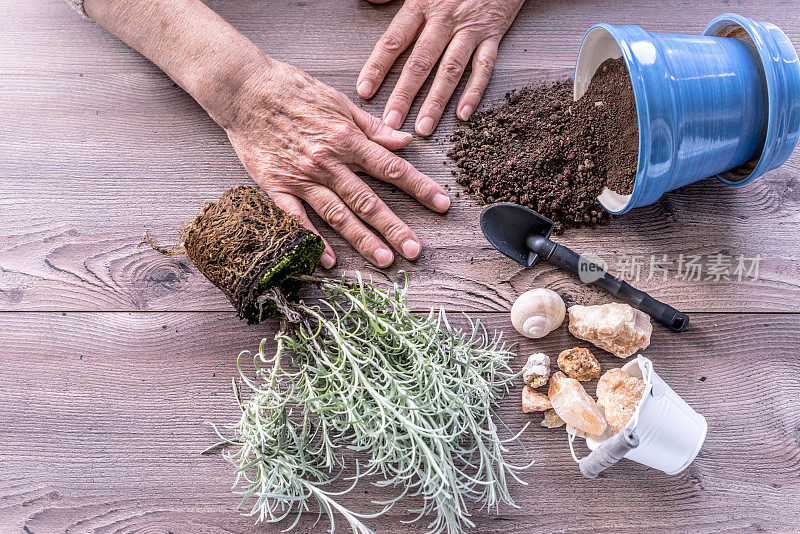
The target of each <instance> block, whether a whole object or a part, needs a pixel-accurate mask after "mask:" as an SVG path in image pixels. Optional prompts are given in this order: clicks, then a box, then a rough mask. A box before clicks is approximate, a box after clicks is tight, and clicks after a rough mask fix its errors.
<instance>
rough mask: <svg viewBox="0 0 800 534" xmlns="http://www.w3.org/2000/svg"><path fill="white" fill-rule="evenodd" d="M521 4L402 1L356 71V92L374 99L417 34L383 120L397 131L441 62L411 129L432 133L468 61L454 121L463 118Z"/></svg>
mask: <svg viewBox="0 0 800 534" xmlns="http://www.w3.org/2000/svg"><path fill="white" fill-rule="evenodd" d="M370 1H372V2H375V3H384V2H386V1H387V0H370ZM523 2H524V0H406V2H405V3H404V4H403V7H402V8H400V11H398V12H397V15H395V17H394V19H393V20H392V22H391V24H390V25H389V28H388V29H387V30H386V32H385V33H384V34H383V36H382V37H381V38H380V40H379V41H378V43H377V44H376V45H375V48H374V50H373V51H372V54H371V55H370V57H369V59H368V60H367V63H366V64H365V65H364V68H362V69H361V74H359V76H358V81H357V82H356V91H357V92H358V94H359V96H361V97H362V98H370V97H371V96H372V95H374V94H375V91H377V90H378V87H379V86H380V85H381V83H382V82H383V79H384V78H385V77H386V74H387V73H388V72H389V69H390V68H391V66H392V65H393V64H394V62H395V61H396V60H397V58H398V57H399V56H400V54H401V53H403V51H405V50H406V49H407V48H408V47H409V46H411V43H412V42H414V39H415V38H417V36H419V38H417V42H416V44H415V45H414V48H413V50H412V51H411V55H410V56H409V57H408V60H407V61H406V64H405V65H404V66H403V72H402V73H401V74H400V79H399V80H398V81H397V85H396V86H395V88H394V91H392V94H391V96H390V97H389V101H388V102H387V104H386V109H385V111H384V113H383V120H384V122H386V124H387V125H389V126H390V127H391V128H394V129H399V128H400V126H401V125H402V124H403V121H404V120H405V118H406V115H407V114H408V110H409V109H410V108H411V103H412V102H413V100H414V97H415V96H416V95H417V93H418V92H419V90H420V88H421V87H422V84H423V83H424V82H425V80H426V79H427V78H428V75H429V74H430V72H431V70H433V66H434V65H435V64H436V61H438V60H439V58H441V63H440V64H439V69H438V71H437V72H436V77H435V78H434V80H433V85H432V86H431V89H430V92H428V96H427V97H426V98H425V102H424V103H423V104H422V108H421V109H420V112H419V115H418V116H417V120H416V123H415V126H414V129H415V130H416V131H417V133H418V134H419V135H425V136H427V135H430V134H432V133H433V130H434V129H435V128H436V125H437V124H438V123H439V119H441V118H442V113H443V111H444V108H445V106H446V105H447V102H448V101H449V100H450V97H451V96H452V95H453V91H454V90H455V88H456V85H458V82H459V80H460V79H461V75H462V74H463V73H464V69H465V68H466V66H467V63H468V62H469V60H470V57H472V73H471V74H470V76H469V80H468V81H467V85H466V87H465V88H464V92H463V94H462V95H461V100H460V101H459V102H458V107H457V108H456V115H457V116H458V118H460V119H461V120H467V119H468V118H469V117H470V115H472V112H473V111H475V108H476V107H477V106H478V103H479V102H480V100H481V97H482V96H483V92H484V90H485V89H486V86H487V85H488V83H489V78H490V77H491V75H492V68H493V67H494V60H495V58H496V57H497V47H498V45H499V44H500V39H502V37H503V35H504V34H505V33H506V31H507V30H508V28H509V26H511V23H512V22H513V21H514V18H515V17H516V16H517V13H518V12H519V10H520V8H521V7H522V3H523ZM473 53H474V57H473Z"/></svg>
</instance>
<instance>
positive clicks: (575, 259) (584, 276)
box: [528, 236, 689, 332]
mask: <svg viewBox="0 0 800 534" xmlns="http://www.w3.org/2000/svg"><path fill="white" fill-rule="evenodd" d="M528 246H529V247H530V248H531V250H533V251H534V252H536V253H538V254H539V255H540V256H541V257H542V258H544V259H545V260H547V261H548V262H550V263H552V264H553V265H555V266H557V267H560V268H561V269H564V270H566V271H569V272H571V273H572V274H575V275H578V277H580V279H581V281H583V282H584V283H586V284H591V285H595V286H598V287H601V288H603V289H605V290H606V291H608V292H609V293H611V294H612V295H614V296H615V297H617V298H618V299H620V300H622V301H623V302H626V303H628V304H630V305H631V306H633V307H634V308H636V309H637V310H641V311H643V312H644V313H646V314H647V315H649V316H650V317H652V318H653V319H655V320H656V321H658V322H659V323H661V324H663V325H664V326H666V327H667V328H670V329H672V330H674V331H675V332H681V331H683V330H684V329H686V326H687V325H688V324H689V316H688V315H686V314H685V313H681V312H679V311H678V310H676V309H675V308H673V307H672V306H668V305H667V304H664V303H663V302H661V301H658V300H656V299H654V298H653V297H651V296H650V295H648V294H647V293H645V292H644V291H640V290H639V289H636V288H635V287H633V286H631V285H630V284H629V283H627V282H625V281H624V280H620V279H619V278H616V277H614V276H611V275H610V274H608V273H607V272H606V271H605V270H604V269H603V268H602V267H600V266H599V265H597V264H596V263H592V262H591V261H587V260H586V259H585V258H584V259H583V260H581V257H580V256H579V255H578V254H577V253H575V252H574V251H572V250H570V249H568V248H567V247H564V246H561V245H559V244H556V243H554V242H552V241H550V240H549V239H547V238H544V237H541V236H535V237H533V236H532V237H531V238H529V239H528Z"/></svg>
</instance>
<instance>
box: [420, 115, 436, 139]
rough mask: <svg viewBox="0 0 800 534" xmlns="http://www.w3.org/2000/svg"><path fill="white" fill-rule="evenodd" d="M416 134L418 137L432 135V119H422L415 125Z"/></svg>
mask: <svg viewBox="0 0 800 534" xmlns="http://www.w3.org/2000/svg"><path fill="white" fill-rule="evenodd" d="M417 132H419V134H420V135H430V134H432V133H433V119H432V118H430V117H422V118H421V119H420V120H419V123H418V124H417Z"/></svg>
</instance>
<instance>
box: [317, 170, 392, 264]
mask: <svg viewBox="0 0 800 534" xmlns="http://www.w3.org/2000/svg"><path fill="white" fill-rule="evenodd" d="M303 200H305V201H306V202H307V203H308V205H309V206H311V209H313V210H314V211H316V212H317V213H318V214H319V216H320V217H322V219H323V220H324V221H325V222H326V223H328V224H329V225H330V227H331V228H333V229H334V230H335V231H336V232H337V233H339V234H340V235H341V236H342V237H344V238H345V239H346V240H347V242H348V243H350V244H351V245H353V248H355V249H356V250H357V251H358V252H359V254H361V255H362V256H364V258H366V259H367V260H368V261H370V262H372V263H373V264H375V265H376V266H377V267H381V268H384V267H388V266H389V265H391V264H392V262H393V261H394V254H393V253H392V251H391V250H389V248H388V247H387V246H386V245H384V244H383V241H381V240H380V239H378V236H376V235H375V234H374V233H372V232H371V231H370V230H369V229H368V228H367V227H366V226H364V223H362V222H361V221H360V220H358V217H356V216H355V214H354V213H353V212H352V211H350V208H348V207H347V205H346V204H345V203H344V202H343V201H342V199H341V198H340V197H339V196H338V195H337V194H336V193H334V192H333V191H331V190H330V189H328V188H327V187H325V186H322V185H318V186H315V187H314V188H313V190H309V192H308V194H307V195H304V197H303Z"/></svg>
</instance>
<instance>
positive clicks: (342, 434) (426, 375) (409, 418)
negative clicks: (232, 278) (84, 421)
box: [222, 274, 526, 533]
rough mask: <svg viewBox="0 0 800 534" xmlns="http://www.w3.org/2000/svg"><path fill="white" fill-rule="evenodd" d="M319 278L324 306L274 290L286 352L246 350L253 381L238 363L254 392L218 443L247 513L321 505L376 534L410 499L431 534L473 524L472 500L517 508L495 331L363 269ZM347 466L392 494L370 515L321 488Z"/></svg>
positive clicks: (502, 361)
mask: <svg viewBox="0 0 800 534" xmlns="http://www.w3.org/2000/svg"><path fill="white" fill-rule="evenodd" d="M320 283H321V287H322V290H323V293H324V297H323V298H322V299H320V301H319V305H317V306H309V305H306V304H304V303H303V302H299V303H292V302H289V301H287V300H286V299H284V298H283V297H282V295H281V294H280V292H279V291H278V290H271V291H270V292H268V293H265V294H264V296H263V297H262V299H267V300H270V301H271V302H272V303H273V304H274V305H275V306H276V307H277V309H278V311H279V313H280V314H281V315H282V317H283V318H284V321H283V328H282V330H281V331H280V332H279V333H278V335H277V336H276V340H277V350H276V351H275V353H274V354H268V353H266V352H265V341H262V343H261V346H260V348H259V350H258V352H257V353H256V354H254V355H251V354H250V353H249V352H243V353H242V354H240V356H239V358H240V363H241V360H242V359H243V358H246V357H249V356H252V358H253V362H254V364H255V367H256V370H257V371H256V377H257V378H256V379H255V380H251V379H250V378H248V377H247V373H246V372H245V371H244V370H243V369H241V368H240V373H241V381H242V382H243V384H245V387H246V389H247V390H249V391H248V392H246V393H245V392H244V391H240V390H239V391H238V393H237V398H238V400H239V406H240V408H241V413H242V415H241V418H240V419H239V421H238V422H237V423H236V424H235V425H233V426H232V428H231V430H232V433H231V435H230V436H227V437H226V438H224V441H223V443H222V444H223V445H225V446H226V449H225V452H224V455H225V457H226V458H227V459H228V460H229V461H231V462H232V463H233V464H234V465H235V467H236V477H237V478H236V487H237V488H238V491H240V492H241V494H242V503H241V504H242V506H243V507H245V508H246V509H247V511H248V513H250V514H252V515H254V516H256V517H257V518H258V519H259V520H267V521H281V520H283V519H285V518H286V517H287V516H289V515H291V514H292V513H295V514H296V515H297V516H296V518H295V522H294V524H296V522H297V521H299V519H300V515H299V514H300V513H301V512H305V511H308V510H313V508H312V507H311V506H310V503H316V505H317V507H318V508H319V509H320V510H321V511H322V512H324V513H326V514H327V515H328V517H329V520H330V524H331V525H334V524H335V519H334V518H335V514H334V512H338V513H339V514H341V515H342V516H343V517H344V519H345V520H346V521H347V522H348V523H349V526H350V527H351V528H352V530H353V531H355V532H371V530H370V529H369V528H368V527H367V526H366V525H365V523H364V520H366V519H369V518H373V517H376V516H378V515H380V514H382V513H385V512H386V511H387V510H388V509H389V508H391V507H392V506H393V505H394V504H395V503H397V502H398V501H399V500H400V499H402V498H403V497H406V496H409V495H411V496H414V497H416V500H417V501H419V502H420V503H421V506H420V508H419V509H417V510H416V513H417V514H418V519H423V518H426V520H427V528H428V530H429V531H430V532H451V533H454V532H460V531H462V530H463V529H464V528H467V527H471V526H473V523H472V521H471V520H470V517H469V510H468V507H467V504H468V502H469V501H473V502H476V503H479V507H480V506H482V507H485V508H487V509H497V508H498V507H499V505H500V503H506V504H509V505H513V500H512V498H511V496H510V494H509V492H508V485H507V481H508V479H509V478H515V479H517V480H519V479H518V477H517V473H518V471H519V470H521V469H523V468H524V467H526V466H515V465H512V464H510V463H509V462H508V461H507V460H506V459H505V458H504V453H505V452H506V447H505V446H506V443H507V441H509V440H511V439H514V438H515V437H516V436H510V437H506V438H505V439H503V438H501V436H500V435H499V433H498V426H502V425H501V423H500V422H499V421H498V419H497V415H496V414H495V411H494V407H495V403H496V401H497V400H498V399H499V398H500V397H501V396H502V395H503V394H504V393H506V392H507V391H508V388H509V386H510V385H511V381H512V379H513V378H514V374H513V373H512V371H511V369H510V368H509V365H508V362H509V360H510V358H511V357H512V356H513V354H512V353H511V352H510V351H509V350H507V349H506V348H505V347H504V345H503V344H502V343H501V340H500V339H499V337H492V336H489V334H488V333H487V331H486V330H485V329H484V328H483V327H482V326H481V325H480V324H477V323H470V327H469V328H467V329H466V330H462V329H458V328H454V327H453V326H452V325H451V324H450V323H449V321H448V318H447V316H446V314H445V313H444V312H443V311H440V312H438V313H434V312H433V311H431V312H430V313H429V314H427V315H425V316H419V315H415V314H413V313H412V312H411V310H410V308H409V306H408V302H407V299H406V291H407V284H406V285H404V286H403V287H402V288H400V287H399V286H398V285H395V286H394V288H393V289H392V290H391V291H382V290H380V289H378V288H376V287H375V286H374V285H372V284H371V283H369V282H366V281H364V280H362V278H361V276H360V275H358V274H357V275H356V277H355V279H354V280H353V281H349V280H347V279H343V280H341V281H335V280H323V281H321V282H320ZM348 450H355V451H363V453H364V454H365V456H366V463H365V465H361V466H356V465H355V464H354V465H352V466H348V465H346V459H345V458H346V456H347V454H346V452H347V451H348ZM349 467H352V469H348V468H349ZM348 470H349V471H350V473H349V476H350V477H352V478H353V485H352V486H350V488H349V489H352V488H353V487H354V485H355V481H357V480H358V479H359V478H364V477H370V478H373V479H374V480H373V483H374V484H377V485H379V486H390V487H392V488H393V489H395V496H394V497H393V498H392V499H391V500H389V501H388V502H384V503H380V508H379V510H378V511H377V512H375V513H373V514H362V513H358V512H355V511H353V510H349V509H347V508H345V507H344V506H343V505H342V504H341V503H340V498H341V496H342V495H343V494H344V493H346V492H347V491H349V489H346V490H345V491H344V492H339V493H332V492H330V491H326V489H325V488H326V487H328V486H329V485H330V483H331V482H333V481H334V480H335V479H336V478H338V477H340V476H345V475H343V474H342V473H344V472H347V471H348ZM354 475H355V476H354ZM371 475H374V476H371ZM291 526H293V524H292V525H290V527H291Z"/></svg>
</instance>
